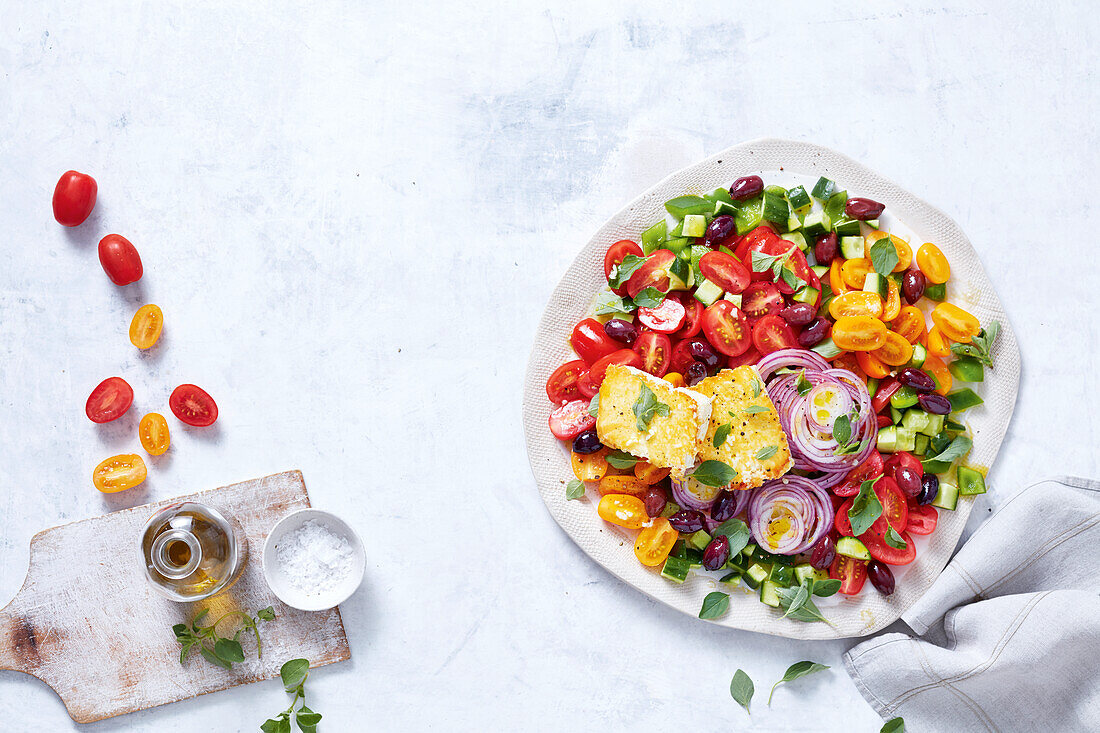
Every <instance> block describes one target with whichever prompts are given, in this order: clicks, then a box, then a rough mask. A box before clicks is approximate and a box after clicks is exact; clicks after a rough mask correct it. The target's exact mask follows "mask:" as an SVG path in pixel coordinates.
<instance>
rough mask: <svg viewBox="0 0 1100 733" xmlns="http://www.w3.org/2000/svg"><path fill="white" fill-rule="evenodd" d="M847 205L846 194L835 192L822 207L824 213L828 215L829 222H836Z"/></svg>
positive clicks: (844, 192) (845, 192)
mask: <svg viewBox="0 0 1100 733" xmlns="http://www.w3.org/2000/svg"><path fill="white" fill-rule="evenodd" d="M847 203H848V192H847V191H837V192H836V193H834V194H833V195H832V196H830V197H829V200H828V201H826V202H825V205H824V206H823V207H822V208H824V209H825V213H826V214H828V215H829V220H830V221H837V220H839V219H840V217H841V216H843V215H844V206H845V204H847Z"/></svg>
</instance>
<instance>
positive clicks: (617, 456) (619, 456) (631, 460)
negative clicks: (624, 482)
mask: <svg viewBox="0 0 1100 733" xmlns="http://www.w3.org/2000/svg"><path fill="white" fill-rule="evenodd" d="M607 462H608V463H609V464H611V465H612V466H613V467H614V468H634V465H635V464H636V463H637V462H638V459H637V458H635V457H634V456H632V455H630V454H629V453H624V452H622V451H612V452H610V453H608V454H607Z"/></svg>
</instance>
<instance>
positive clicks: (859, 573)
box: [829, 553, 867, 596]
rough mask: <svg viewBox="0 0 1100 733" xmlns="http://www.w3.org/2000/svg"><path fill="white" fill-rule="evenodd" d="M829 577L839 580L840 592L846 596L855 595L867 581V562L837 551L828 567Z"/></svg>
mask: <svg viewBox="0 0 1100 733" xmlns="http://www.w3.org/2000/svg"><path fill="white" fill-rule="evenodd" d="M829 577H830V578H834V579H836V580H839V581H840V590H839V592H840V593H843V594H844V595H846V596H854V595H857V594H858V593H859V592H860V591H861V590H863V584H864V583H865V582H867V563H866V562H864V561H863V560H856V559H855V558H853V557H848V556H847V555H841V554H839V553H837V556H836V559H835V560H833V564H832V566H831V567H830V568H829Z"/></svg>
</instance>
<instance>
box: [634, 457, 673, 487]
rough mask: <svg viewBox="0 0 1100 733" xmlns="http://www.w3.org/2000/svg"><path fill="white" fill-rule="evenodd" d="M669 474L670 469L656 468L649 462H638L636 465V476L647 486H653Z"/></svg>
mask: <svg viewBox="0 0 1100 733" xmlns="http://www.w3.org/2000/svg"><path fill="white" fill-rule="evenodd" d="M668 474H669V469H667V468H660V467H658V466H654V465H653V464H652V463H650V462H649V461H638V462H637V463H635V464H634V475H635V476H636V477H637V478H638V480H639V481H641V482H642V483H643V484H645V485H646V486H652V485H653V484H655V483H657V482H658V481H660V480H662V479H663V478H664V477H665V476H668Z"/></svg>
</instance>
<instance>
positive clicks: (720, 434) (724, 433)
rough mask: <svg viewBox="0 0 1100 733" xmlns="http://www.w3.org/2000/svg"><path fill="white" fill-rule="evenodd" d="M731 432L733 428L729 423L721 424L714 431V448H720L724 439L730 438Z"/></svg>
mask: <svg viewBox="0 0 1100 733" xmlns="http://www.w3.org/2000/svg"><path fill="white" fill-rule="evenodd" d="M731 430H733V426H732V425H730V424H729V423H723V424H722V425H719V426H718V428H717V429H716V430H715V431H714V441H713V443H714V447H715V448H721V447H722V444H723V443H725V442H726V438H728V437H730V431H731Z"/></svg>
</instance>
